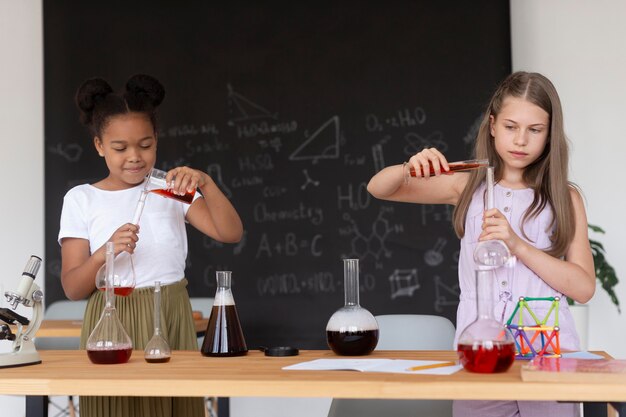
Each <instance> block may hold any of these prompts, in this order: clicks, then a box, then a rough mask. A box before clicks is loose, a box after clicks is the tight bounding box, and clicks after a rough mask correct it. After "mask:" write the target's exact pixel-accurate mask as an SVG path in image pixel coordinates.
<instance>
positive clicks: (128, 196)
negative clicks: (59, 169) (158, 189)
mask: <svg viewBox="0 0 626 417" xmlns="http://www.w3.org/2000/svg"><path fill="white" fill-rule="evenodd" d="M142 189H143V184H139V185H137V186H135V187H133V188H128V189H126V190H120V191H105V190H101V189H99V188H96V187H94V186H92V185H89V184H83V185H79V186H77V187H74V188H72V189H71V190H69V191H68V192H67V194H65V197H64V199H63V210H62V212H61V227H60V230H59V238H58V240H59V244H60V243H61V240H62V239H63V238H66V237H72V238H81V239H86V240H88V241H89V249H90V253H93V252H94V251H96V250H97V249H99V248H100V247H101V246H102V245H104V244H105V243H106V242H107V241H108V240H109V239H110V237H111V235H112V234H113V232H115V230H117V229H118V228H119V227H120V226H121V225H123V224H124V223H129V222H131V221H132V218H133V215H134V213H135V208H136V206H137V202H138V201H139V197H140V195H141V190H142ZM199 194H200V193H196V196H195V197H196V198H197V197H199V196H200V195H199ZM188 209H189V204H185V203H181V202H179V201H176V200H173V199H171V198H165V197H161V196H159V195H156V194H153V193H149V194H148V196H147V198H146V202H145V206H144V210H143V214H142V216H141V219H140V221H139V234H138V236H139V241H138V242H137V247H136V248H135V252H134V255H133V263H134V266H135V280H136V284H135V285H136V287H137V288H141V287H150V286H153V285H154V282H155V281H161V284H162V285H166V284H171V283H174V282H178V281H180V280H181V279H182V278H183V277H184V276H185V259H186V258H187V231H186V229H185V215H186V214H187V210H188ZM94 280H95V277H94Z"/></svg>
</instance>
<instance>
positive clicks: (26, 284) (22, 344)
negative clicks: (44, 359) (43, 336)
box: [0, 255, 43, 368]
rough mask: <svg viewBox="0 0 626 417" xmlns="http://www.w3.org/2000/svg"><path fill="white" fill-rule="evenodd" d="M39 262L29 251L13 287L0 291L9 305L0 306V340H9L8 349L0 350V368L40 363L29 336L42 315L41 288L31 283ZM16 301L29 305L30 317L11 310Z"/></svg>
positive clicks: (31, 337) (13, 308)
mask: <svg viewBox="0 0 626 417" xmlns="http://www.w3.org/2000/svg"><path fill="white" fill-rule="evenodd" d="M40 266H41V258H39V257H38V256H35V255H32V256H31V257H30V259H29V260H28V262H27V263H26V267H25V268H24V272H22V278H21V280H20V283H19V285H18V287H17V290H15V292H13V291H6V292H5V293H4V296H5V297H6V299H7V301H8V303H9V305H10V306H11V308H12V309H8V308H0V320H1V321H3V322H4V324H0V341H2V340H8V341H12V342H13V346H12V350H11V351H10V352H5V353H0V368H9V367H14V366H26V365H35V364H38V363H41V358H40V357H39V354H38V353H37V350H36V349H35V344H34V343H33V337H34V336H35V333H37V330H39V326H40V325H41V319H42V318H43V305H42V302H43V291H41V289H40V288H39V286H38V285H37V284H36V283H35V276H36V275H37V272H38V271H39V267H40ZM19 304H23V305H24V306H26V307H32V308H33V316H32V318H31V320H28V319H27V318H26V317H24V316H21V315H20V314H18V313H16V312H15V311H14V310H15V309H16V308H17V306H18V305H19ZM10 324H12V325H16V327H17V331H16V332H15V333H13V331H12V330H11V327H9V325H10ZM24 326H26V328H25V327H24Z"/></svg>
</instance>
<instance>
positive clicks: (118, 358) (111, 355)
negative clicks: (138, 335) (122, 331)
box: [87, 348, 133, 365]
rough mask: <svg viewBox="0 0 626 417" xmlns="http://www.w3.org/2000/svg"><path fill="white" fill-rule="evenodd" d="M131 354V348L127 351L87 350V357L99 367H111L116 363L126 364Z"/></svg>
mask: <svg viewBox="0 0 626 417" xmlns="http://www.w3.org/2000/svg"><path fill="white" fill-rule="evenodd" d="M132 353H133V350H132V349H131V348H128V349H99V350H87V356H88V357H89V360H90V361H91V362H93V363H97V364H101V365H112V364H116V363H126V362H128V360H129V359H130V355H131V354H132Z"/></svg>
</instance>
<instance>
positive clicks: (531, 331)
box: [506, 297, 561, 359]
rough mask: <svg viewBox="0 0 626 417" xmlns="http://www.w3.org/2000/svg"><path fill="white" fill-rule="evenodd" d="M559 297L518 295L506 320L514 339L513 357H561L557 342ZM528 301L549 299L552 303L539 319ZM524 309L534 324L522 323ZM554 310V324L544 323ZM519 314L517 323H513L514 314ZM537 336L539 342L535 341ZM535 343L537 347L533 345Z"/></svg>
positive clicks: (559, 346)
mask: <svg viewBox="0 0 626 417" xmlns="http://www.w3.org/2000/svg"><path fill="white" fill-rule="evenodd" d="M560 300H561V297H538V298H531V297H520V298H519V301H518V302H517V305H516V306H515V310H513V314H511V317H509V320H508V321H507V322H506V328H507V329H509V331H510V332H511V335H512V336H513V339H514V340H515V351H516V352H515V353H516V354H515V357H516V358H517V359H532V358H534V357H535V356H545V357H549V358H560V357H561V345H560V343H559V301H560ZM529 301H550V302H551V303H552V304H551V306H550V309H549V310H548V312H547V314H546V316H545V317H544V318H543V320H539V319H538V318H537V316H536V315H535V313H534V312H533V311H532V309H531V308H530V306H529V305H528V302H529ZM524 311H527V312H528V314H529V315H530V317H532V319H533V320H534V321H535V323H534V324H525V323H524ZM552 312H554V325H553V326H547V325H546V323H547V322H548V320H549V319H550V316H551V315H552ZM516 314H519V317H518V320H517V324H513V319H514V318H515V315H516ZM537 338H539V342H540V343H535V342H536V341H537ZM533 345H537V347H535V346H533Z"/></svg>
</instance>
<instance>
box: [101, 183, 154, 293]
mask: <svg viewBox="0 0 626 417" xmlns="http://www.w3.org/2000/svg"><path fill="white" fill-rule="evenodd" d="M147 196H148V191H147V190H146V189H145V187H144V189H143V190H142V191H141V194H140V196H139V200H138V201H137V206H136V207H135V214H134V215H133V220H132V224H134V225H138V224H139V219H140V218H141V214H142V213H143V208H144V206H145V204H146V197H147ZM105 268H106V265H102V266H101V267H100V269H98V272H96V288H97V289H98V290H100V291H104V290H105V288H106V281H107V275H106V271H105ZM135 283H136V278H135V261H134V260H133V255H132V254H130V253H128V252H126V251H122V252H120V253H118V254H117V256H116V257H115V274H114V275H113V284H112V285H113V292H114V293H115V295H121V296H126V295H129V294H130V293H131V292H133V290H134V289H135Z"/></svg>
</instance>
